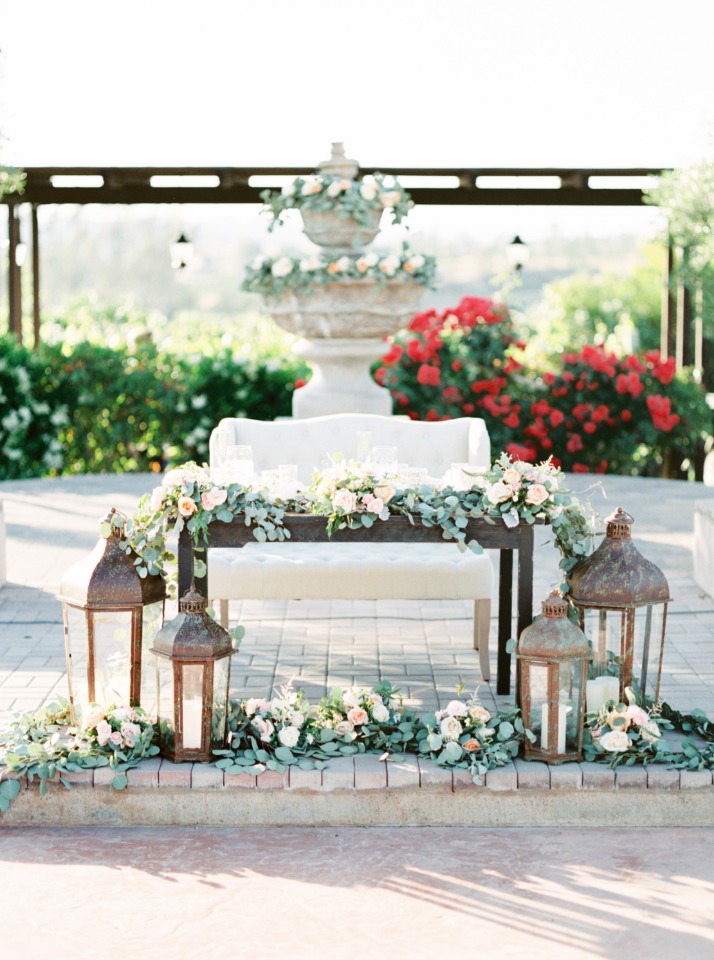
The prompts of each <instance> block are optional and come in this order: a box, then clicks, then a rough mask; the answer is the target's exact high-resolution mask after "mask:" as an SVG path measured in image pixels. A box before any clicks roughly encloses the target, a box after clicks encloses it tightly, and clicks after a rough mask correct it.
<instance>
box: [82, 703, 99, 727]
mask: <svg viewBox="0 0 714 960" xmlns="http://www.w3.org/2000/svg"><path fill="white" fill-rule="evenodd" d="M104 717H105V714H104V707H100V706H99V704H98V703H90V704H89V706H88V707H87V709H86V710H84V711H83V712H82V726H83V727H84V729H85V730H94V728H95V727H96V726H97V724H98V723H100V721H102V720H104Z"/></svg>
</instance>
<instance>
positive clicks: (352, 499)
mask: <svg viewBox="0 0 714 960" xmlns="http://www.w3.org/2000/svg"><path fill="white" fill-rule="evenodd" d="M332 507H333V509H334V510H343V511H344V512H345V513H354V511H355V510H356V509H357V494H355V493H352V491H351V490H345V489H344V488H343V489H342V490H338V491H337V493H336V494H335V496H334V497H333V499H332Z"/></svg>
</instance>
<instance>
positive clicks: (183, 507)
mask: <svg viewBox="0 0 714 960" xmlns="http://www.w3.org/2000/svg"><path fill="white" fill-rule="evenodd" d="M177 507H178V512H179V513H180V514H181V516H182V517H192V516H193V515H194V513H195V512H196V511H197V510H198V507H197V506H196V504H195V503H194V501H193V500H192V499H191V497H187V496H185V495H182V496H180V497H179V498H178V503H177Z"/></svg>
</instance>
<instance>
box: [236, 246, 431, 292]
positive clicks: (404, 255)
mask: <svg viewBox="0 0 714 960" xmlns="http://www.w3.org/2000/svg"><path fill="white" fill-rule="evenodd" d="M435 275H436V259H435V258H434V257H431V256H423V255H422V254H419V253H412V252H411V251H410V249H409V248H408V246H407V245H406V244H403V246H402V251H401V253H399V254H395V253H390V254H385V255H384V256H379V255H378V254H376V253H359V254H347V253H345V254H341V255H340V256H335V257H329V256H326V255H325V254H310V255H308V256H304V257H287V256H280V257H267V256H263V255H262V254H259V255H258V256H257V257H254V258H253V260H252V261H251V262H250V263H249V264H248V266H247V267H246V270H245V278H244V280H243V282H242V284H241V289H242V290H248V291H250V292H251V293H260V294H262V295H263V296H267V297H272V298H276V297H280V296H282V295H283V294H285V293H287V292H293V293H304V294H310V293H312V292H313V291H314V290H315V287H316V286H326V285H328V284H331V283H336V282H339V283H344V282H345V281H346V280H348V281H349V280H353V281H354V280H373V281H375V280H376V281H377V283H378V284H379V285H380V286H383V287H385V286H387V284H388V283H389V282H390V281H395V280H400V281H402V282H404V281H408V282H412V283H415V284H418V285H420V286H423V287H433V285H434V277H435Z"/></svg>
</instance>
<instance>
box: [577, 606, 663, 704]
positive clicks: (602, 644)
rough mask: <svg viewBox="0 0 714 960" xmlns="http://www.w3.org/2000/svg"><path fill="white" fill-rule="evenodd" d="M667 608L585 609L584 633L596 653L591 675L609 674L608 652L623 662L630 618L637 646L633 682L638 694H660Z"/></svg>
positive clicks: (633, 665) (634, 655)
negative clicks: (658, 682)
mask: <svg viewBox="0 0 714 960" xmlns="http://www.w3.org/2000/svg"><path fill="white" fill-rule="evenodd" d="M665 610H666V604H664V603H655V604H650V605H647V606H642V607H636V608H634V607H631V608H629V610H627V611H625V610H598V609H584V610H582V613H583V615H584V616H583V632H584V633H585V636H586V637H587V638H588V640H589V641H590V643H591V645H592V649H593V665H592V670H591V673H592V674H593V675H594V676H596V677H599V676H603V675H604V674H605V673H606V668H607V662H608V652H609V653H611V654H613V655H614V656H616V657H617V658H618V659H619V658H621V657H622V656H623V655H624V653H625V640H626V633H627V617H628V614H629V616H630V617H632V618H633V623H634V633H633V640H634V646H633V651H632V669H633V672H632V680H633V686H634V687H635V689H636V690H638V691H639V690H644V691H645V692H646V693H647V694H648V695H649V696H650V697H653V698H654V697H655V696H656V693H657V689H656V688H657V680H658V674H659V662H660V655H661V652H662V639H663V634H664V627H665Z"/></svg>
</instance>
